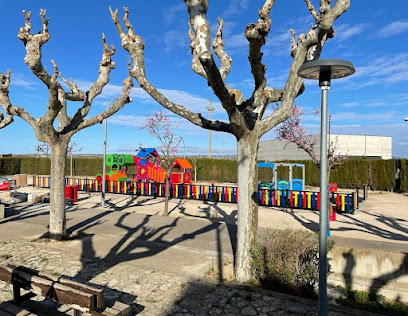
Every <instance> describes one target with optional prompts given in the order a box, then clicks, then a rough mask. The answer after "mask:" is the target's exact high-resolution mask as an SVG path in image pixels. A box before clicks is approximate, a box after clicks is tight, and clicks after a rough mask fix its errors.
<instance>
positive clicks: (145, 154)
mask: <svg viewBox="0 0 408 316" xmlns="http://www.w3.org/2000/svg"><path fill="white" fill-rule="evenodd" d="M150 156H155V157H157V158H159V157H160V156H159V154H158V153H157V151H156V149H154V148H140V151H139V152H138V153H137V155H136V157H137V158H149V157H150Z"/></svg>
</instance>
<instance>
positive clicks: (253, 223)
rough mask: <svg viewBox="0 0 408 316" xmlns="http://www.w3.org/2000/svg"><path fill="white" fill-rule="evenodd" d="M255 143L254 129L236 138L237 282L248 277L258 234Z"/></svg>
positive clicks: (256, 144) (255, 134)
mask: <svg viewBox="0 0 408 316" xmlns="http://www.w3.org/2000/svg"><path fill="white" fill-rule="evenodd" d="M258 145H259V137H258V135H257V133H256V131H252V132H250V133H249V134H248V135H246V136H244V137H242V138H241V139H240V140H238V148H237V151H238V228H237V229H238V231H237V253H236V265H235V276H236V278H237V280H238V281H239V282H246V281H248V280H249V279H250V278H251V276H252V273H251V249H252V248H253V246H254V245H255V242H256V238H257V233H258V166H257V156H258Z"/></svg>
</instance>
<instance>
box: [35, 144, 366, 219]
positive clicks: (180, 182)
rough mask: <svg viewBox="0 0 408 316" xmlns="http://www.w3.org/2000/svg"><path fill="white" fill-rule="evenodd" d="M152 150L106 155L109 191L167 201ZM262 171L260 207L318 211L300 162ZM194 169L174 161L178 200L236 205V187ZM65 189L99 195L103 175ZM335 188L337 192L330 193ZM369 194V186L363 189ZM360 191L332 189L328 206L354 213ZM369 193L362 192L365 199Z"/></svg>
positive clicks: (41, 181) (44, 183)
mask: <svg viewBox="0 0 408 316" xmlns="http://www.w3.org/2000/svg"><path fill="white" fill-rule="evenodd" d="M159 158H160V157H159V155H158V153H157V151H156V150H155V149H154V148H142V149H141V150H140V151H139V153H138V154H137V155H136V156H133V155H120V154H112V155H108V156H107V157H106V164H107V165H108V166H109V167H110V168H111V170H110V171H109V172H108V173H107V174H106V175H105V177H106V179H107V180H109V181H107V182H106V188H105V192H107V193H118V194H129V195H135V196H154V197H164V194H165V183H164V179H165V176H166V171H165V169H164V168H162V167H161V166H160V159H159ZM132 165H136V166H137V168H136V169H137V173H136V174H135V175H129V174H127V167H129V166H132ZM258 167H259V168H271V169H272V170H273V176H272V180H271V182H261V183H259V188H258V204H259V205H262V206H268V207H285V208H293V209H296V208H301V209H309V210H319V209H320V193H319V192H315V191H305V188H304V186H305V166H304V165H303V164H300V163H292V164H289V163H273V162H268V161H267V162H260V163H259V164H258ZM278 167H288V168H289V178H288V180H279V179H278ZM293 168H302V177H303V178H302V179H298V178H294V179H293V178H292V176H293ZM191 170H192V166H191V165H190V163H189V162H188V161H187V160H186V159H182V158H178V159H175V160H174V163H173V168H172V171H171V175H170V197H171V198H177V199H192V200H204V201H213V202H226V203H237V201H238V188H237V187H235V186H221V185H214V184H211V185H209V184H205V185H203V184H195V183H194V184H193V183H192V182H191ZM33 185H34V186H35V187H43V188H47V187H48V188H49V187H50V178H49V177H40V176H33ZM66 185H67V186H75V187H76V188H77V190H78V191H86V192H101V191H102V175H101V174H99V175H98V176H97V178H96V179H78V178H67V179H66ZM332 189H333V190H332ZM364 192H366V188H364ZM358 194H359V192H358V190H356V191H354V192H338V191H337V187H335V188H334V187H331V189H330V202H331V204H332V205H333V208H334V209H335V210H336V211H337V212H339V213H351V214H354V212H355V211H356V210H357V209H358V205H359V195H358ZM365 197H366V194H365V193H364V199H365Z"/></svg>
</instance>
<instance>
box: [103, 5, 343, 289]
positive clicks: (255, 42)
mask: <svg viewBox="0 0 408 316" xmlns="http://www.w3.org/2000/svg"><path fill="white" fill-rule="evenodd" d="M184 3H185V4H186V7H187V12H188V14H189V17H190V19H189V21H188V23H189V26H190V30H189V32H188V35H189V38H190V48H191V54H192V63H191V68H192V70H193V71H194V72H195V73H197V74H198V75H200V76H202V77H203V78H205V79H206V80H207V83H208V85H209V86H210V87H211V89H212V90H213V92H214V94H215V95H216V96H217V97H218V99H219V100H220V102H221V105H222V107H223V108H224V110H225V112H226V113H227V115H228V119H229V121H228V122H221V121H217V120H207V119H205V118H204V117H203V116H202V115H201V113H195V112H193V111H190V110H188V109H187V108H186V106H185V105H180V104H176V103H174V102H172V101H171V100H169V99H168V98H166V97H165V96H164V95H163V94H162V93H160V91H159V90H158V89H157V88H156V87H155V86H154V85H153V84H152V83H151V82H150V81H149V80H148V78H147V76H146V69H145V60H144V48H145V44H144V42H143V39H142V38H141V37H140V36H139V35H137V34H136V32H135V31H134V28H133V26H132V24H131V23H130V21H129V9H128V8H125V14H124V17H123V21H124V25H125V28H123V27H122V25H121V24H120V22H119V17H118V10H115V11H113V10H112V9H111V16H112V19H113V22H114V23H115V25H116V28H117V31H118V34H119V36H120V38H121V40H122V47H123V48H124V49H125V50H126V51H127V52H128V53H129V54H130V56H131V57H132V60H133V67H132V75H133V76H134V77H135V78H136V80H137V81H138V83H139V85H140V87H141V88H143V89H144V90H145V91H146V92H147V93H148V94H149V95H150V96H151V97H152V98H153V99H154V100H156V101H157V102H158V103H159V104H161V105H162V106H163V107H165V108H166V109H168V110H170V111H172V112H173V113H175V114H177V115H179V116H181V117H183V118H185V119H187V120H189V121H190V122H192V123H193V124H195V125H197V126H200V127H203V128H206V129H211V130H215V131H223V132H227V133H230V134H233V135H234V136H235V137H236V139H237V154H238V155H237V157H238V158H237V159H238V191H239V194H238V222H237V225H238V233H237V238H238V241H237V253H236V254H235V255H236V260H235V262H236V266H235V271H236V277H237V279H238V280H239V281H247V280H249V279H250V277H251V264H250V258H251V256H250V249H251V247H252V246H253V245H254V243H255V240H256V237H257V227H258V226H257V225H258V205H257V190H258V177H257V156H258V147H259V140H260V138H261V136H262V135H264V134H265V133H266V132H268V131H270V130H271V129H272V128H273V127H275V126H276V125H277V124H279V123H281V122H283V121H284V120H286V119H287V118H289V117H290V115H291V108H292V105H293V102H294V100H295V98H296V97H297V96H298V95H300V94H301V93H302V92H303V90H304V86H303V79H302V78H301V77H299V76H298V75H297V71H298V69H299V67H300V66H301V65H302V64H303V63H304V62H305V61H309V60H315V59H318V58H319V56H320V54H321V52H322V48H323V46H324V44H325V43H326V41H327V40H328V39H329V38H332V37H333V36H334V29H333V23H334V21H335V20H336V19H337V18H338V17H339V16H340V15H341V14H343V13H344V12H345V11H347V10H348V9H349V6H350V0H337V1H333V2H332V1H325V0H321V1H320V7H319V8H318V9H316V8H315V7H314V5H313V4H312V1H311V0H305V3H306V7H307V9H308V10H309V13H310V14H311V15H312V17H313V19H314V21H315V24H314V25H312V26H311V28H310V29H309V30H308V31H307V32H306V33H305V34H300V35H299V36H298V38H297V40H296V35H295V31H293V30H291V33H292V39H291V56H292V63H291V66H290V69H289V72H288V75H287V80H286V84H285V86H284V87H270V86H268V85H267V79H266V66H265V65H264V64H263V63H262V57H263V53H262V51H261V49H262V47H263V45H264V44H265V42H266V39H267V37H268V35H269V31H270V29H271V19H270V17H269V14H270V12H271V10H272V7H273V5H274V4H275V0H265V1H264V4H263V6H262V8H260V10H259V18H258V20H257V21H256V22H255V23H249V24H248V25H247V27H246V29H245V37H246V39H247V41H248V48H249V49H248V51H249V55H248V60H249V63H250V68H251V73H252V76H253V81H254V90H253V92H252V94H251V96H250V97H249V98H247V99H245V97H244V95H243V93H242V92H241V91H239V90H238V89H233V88H231V87H230V86H229V85H228V84H227V78H228V74H229V73H230V70H231V67H232V59H231V57H230V56H229V55H228V53H227V52H226V51H225V50H224V42H223V39H222V31H223V25H224V24H223V20H222V19H218V23H219V26H218V30H217V32H216V35H215V38H214V40H213V41H212V42H211V34H210V25H209V22H208V20H207V17H206V15H207V10H208V8H209V0H184ZM287 14H290V12H287ZM272 40H273V39H272ZM214 54H215V56H216V57H215V56H214ZM216 58H218V59H219V61H220V66H218V65H217V63H216V62H215V59H216ZM271 103H279V106H278V107H277V108H276V109H275V110H274V111H273V112H272V113H271V114H270V115H266V116H265V110H266V108H267V106H268V105H269V104H271ZM203 110H204V109H203Z"/></svg>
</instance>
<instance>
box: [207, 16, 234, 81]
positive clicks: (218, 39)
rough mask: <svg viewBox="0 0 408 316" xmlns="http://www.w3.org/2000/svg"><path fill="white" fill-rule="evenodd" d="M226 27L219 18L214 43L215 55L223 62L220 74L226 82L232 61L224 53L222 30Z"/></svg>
mask: <svg viewBox="0 0 408 316" xmlns="http://www.w3.org/2000/svg"><path fill="white" fill-rule="evenodd" d="M223 27H224V21H223V20H222V19H221V18H218V30H217V33H216V35H215V39H214V41H213V43H212V45H213V49H214V53H215V55H217V57H218V58H219V59H220V61H221V67H220V74H221V78H222V80H223V81H224V82H225V78H226V77H227V76H228V74H229V73H230V71H231V64H232V59H231V57H230V56H229V55H228V54H227V53H226V52H225V51H224V41H223V40H222V29H223Z"/></svg>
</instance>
